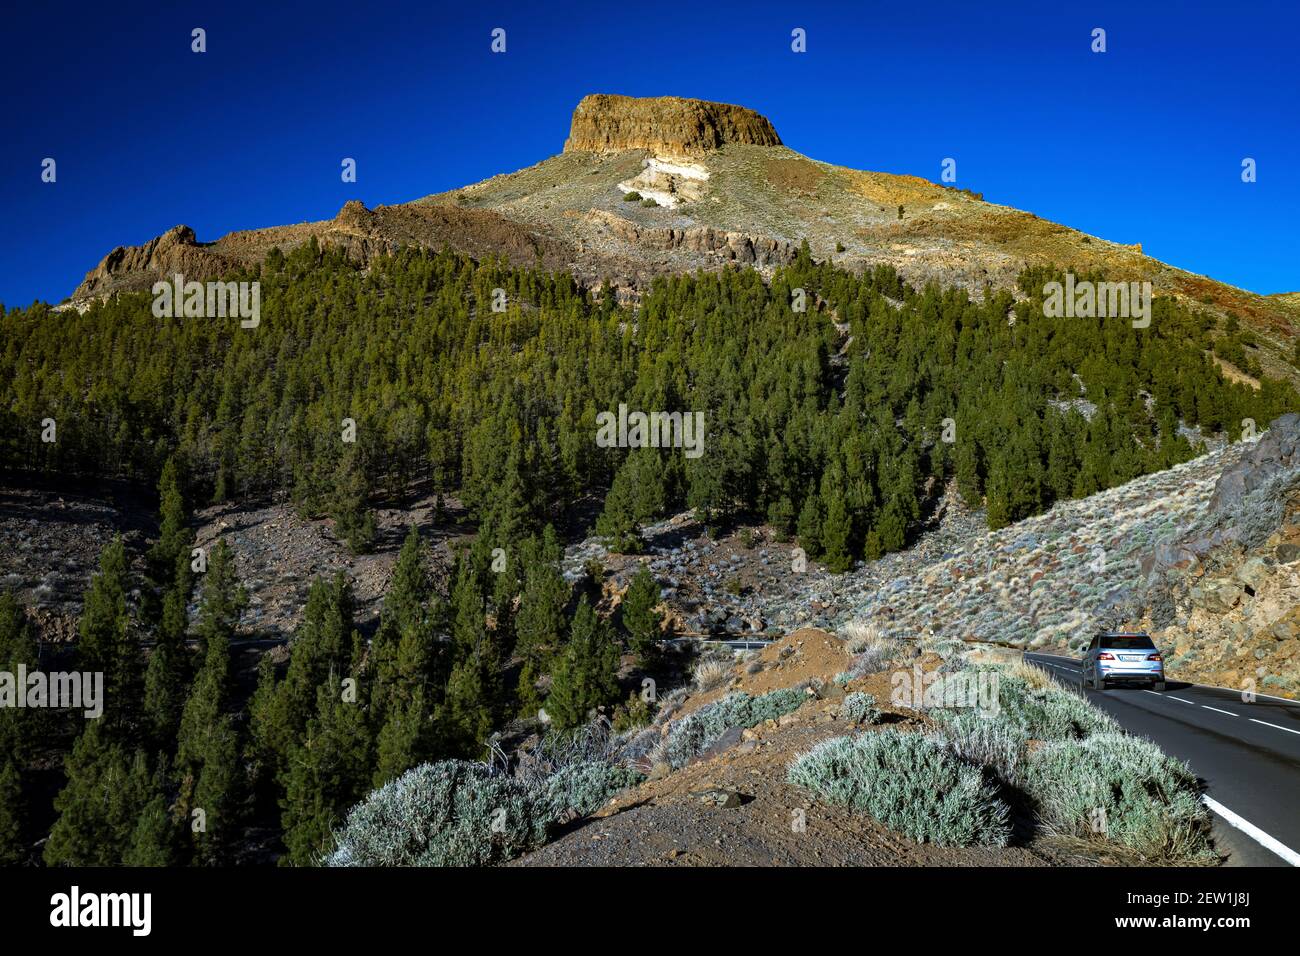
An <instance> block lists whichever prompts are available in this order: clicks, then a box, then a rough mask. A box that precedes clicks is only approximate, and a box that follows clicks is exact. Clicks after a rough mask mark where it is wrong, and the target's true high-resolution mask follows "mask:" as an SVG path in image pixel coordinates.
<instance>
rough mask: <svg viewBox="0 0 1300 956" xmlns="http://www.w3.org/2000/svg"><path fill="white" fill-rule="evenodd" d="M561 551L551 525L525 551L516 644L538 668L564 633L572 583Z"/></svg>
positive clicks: (516, 625)
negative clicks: (563, 568) (563, 566)
mask: <svg viewBox="0 0 1300 956" xmlns="http://www.w3.org/2000/svg"><path fill="white" fill-rule="evenodd" d="M560 553H561V549H560V546H559V543H558V542H557V541H556V539H555V530H554V529H553V528H552V527H551V526H550V525H547V526H546V531H545V532H544V533H543V536H542V539H541V540H540V541H538V540H536V539H533V540H532V541H531V542H530V543H529V544H527V545H526V546H525V548H524V552H523V558H522V563H523V572H524V590H523V593H522V594H521V595H520V598H519V612H518V614H517V615H516V616H515V634H516V644H515V646H516V650H517V652H518V653H519V654H520V655H521V656H522V657H523V658H524V661H525V663H528V664H532V665H533V668H534V670H535V671H540V670H541V669H542V667H543V666H544V664H545V662H546V661H547V660H548V659H549V658H550V655H551V654H552V653H553V652H554V650H555V648H556V647H558V646H559V644H560V642H561V640H562V639H563V636H564V631H565V620H564V608H565V605H567V604H568V603H569V585H568V582H566V581H565V580H564V575H563V574H561V573H560V567H559V556H560Z"/></svg>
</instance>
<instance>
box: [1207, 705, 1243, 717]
mask: <svg viewBox="0 0 1300 956" xmlns="http://www.w3.org/2000/svg"><path fill="white" fill-rule="evenodd" d="M1201 706H1202V707H1204V708H1205V709H1206V710H1212V711H1214V712H1215V713H1219V714H1227V715H1228V716H1229V717H1239V716H1241V715H1240V714H1234V713H1233V712H1232V711H1230V710H1219V708H1217V707H1211V706H1210V705H1209V704H1202V705H1201Z"/></svg>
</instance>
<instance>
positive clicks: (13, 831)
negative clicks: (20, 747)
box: [0, 759, 27, 866]
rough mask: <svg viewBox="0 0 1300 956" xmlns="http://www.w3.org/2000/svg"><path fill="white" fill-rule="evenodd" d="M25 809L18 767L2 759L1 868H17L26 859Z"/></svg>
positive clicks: (0, 809)
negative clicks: (24, 842)
mask: <svg viewBox="0 0 1300 956" xmlns="http://www.w3.org/2000/svg"><path fill="white" fill-rule="evenodd" d="M25 809H26V801H25V800H24V799H23V781H22V774H21V773H19V770H18V765H17V764H16V763H15V762H14V761H13V760H8V759H0V866H17V865H19V864H21V863H23V862H24V861H25V859H26V856H27V854H26V850H25V848H24V846H23V839H22V832H23V825H24V818H25Z"/></svg>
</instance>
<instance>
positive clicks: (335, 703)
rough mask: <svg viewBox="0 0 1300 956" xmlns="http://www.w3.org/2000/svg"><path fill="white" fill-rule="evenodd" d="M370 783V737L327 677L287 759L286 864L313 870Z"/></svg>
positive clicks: (354, 707) (338, 684)
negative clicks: (298, 743)
mask: <svg viewBox="0 0 1300 956" xmlns="http://www.w3.org/2000/svg"><path fill="white" fill-rule="evenodd" d="M370 780H371V769H370V737H369V734H368V732H367V730H366V719H365V715H364V713H362V709H361V707H360V706H359V705H358V704H356V703H353V702H349V701H346V700H344V699H343V691H342V681H341V680H340V679H339V677H338V676H337V675H331V677H330V678H329V680H328V681H326V683H324V684H323V685H321V687H320V689H319V691H318V692H317V696H316V716H315V717H314V718H313V719H312V720H311V721H310V722H309V723H308V726H307V734H306V737H305V739H304V740H303V742H302V744H301V746H299V747H296V748H295V749H294V752H293V756H292V758H291V760H290V770H289V777H288V782H287V784H286V787H285V799H284V803H283V806H284V816H283V818H282V822H283V825H284V842H285V846H286V847H288V849H289V855H288V857H287V862H288V863H291V864H293V865H296V866H316V865H319V863H320V861H321V858H322V857H323V856H324V855H325V854H327V853H329V851H330V850H331V849H333V846H334V830H335V829H336V828H338V827H339V826H340V825H341V824H342V822H343V818H344V817H345V816H346V814H347V811H348V809H349V808H351V807H352V805H353V804H355V803H356V802H357V801H358V800H359V799H360V798H361V797H362V796H364V795H365V793H366V790H367V787H368V785H369V783H370Z"/></svg>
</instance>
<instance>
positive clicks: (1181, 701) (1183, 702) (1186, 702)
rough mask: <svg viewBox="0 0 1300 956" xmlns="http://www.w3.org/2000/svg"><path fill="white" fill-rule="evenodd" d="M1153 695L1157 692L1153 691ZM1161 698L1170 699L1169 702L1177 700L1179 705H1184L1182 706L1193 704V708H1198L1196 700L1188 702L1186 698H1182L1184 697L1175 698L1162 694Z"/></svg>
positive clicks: (1171, 695)
mask: <svg viewBox="0 0 1300 956" xmlns="http://www.w3.org/2000/svg"><path fill="white" fill-rule="evenodd" d="M1152 693H1155V692H1154V691H1152ZM1160 696H1162V697H1167V698H1169V700H1176V701H1178V702H1179V703H1182V704H1191V705H1192V706H1193V707H1195V706H1196V701H1194V700H1186V699H1185V698H1182V697H1175V696H1174V695H1173V694H1161V695H1160Z"/></svg>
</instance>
